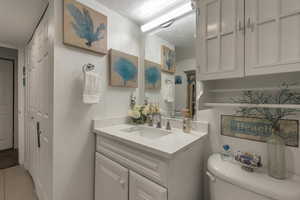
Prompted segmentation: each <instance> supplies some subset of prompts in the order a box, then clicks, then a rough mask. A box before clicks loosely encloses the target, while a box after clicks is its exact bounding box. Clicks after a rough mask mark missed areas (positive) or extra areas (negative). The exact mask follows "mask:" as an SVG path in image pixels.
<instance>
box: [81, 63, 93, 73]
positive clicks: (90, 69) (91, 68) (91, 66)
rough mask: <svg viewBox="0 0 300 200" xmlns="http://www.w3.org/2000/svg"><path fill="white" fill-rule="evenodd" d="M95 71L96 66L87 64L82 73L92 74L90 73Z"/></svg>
mask: <svg viewBox="0 0 300 200" xmlns="http://www.w3.org/2000/svg"><path fill="white" fill-rule="evenodd" d="M93 70H95V65H93V64H90V63H88V64H85V65H83V67H82V72H90V71H93Z"/></svg>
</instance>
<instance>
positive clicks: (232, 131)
mask: <svg viewBox="0 0 300 200" xmlns="http://www.w3.org/2000/svg"><path fill="white" fill-rule="evenodd" d="M279 124H280V136H282V137H283V138H284V140H285V144H286V145H287V146H291V147H299V121H298V120H290V119H284V120H280V121H279ZM221 135H224V136H229V137H235V138H240V139H246V140H253V141H257V142H266V141H267V139H268V138H269V137H270V136H271V135H272V125H271V123H270V122H269V121H268V120H266V119H262V118H255V117H243V116H234V115H221Z"/></svg>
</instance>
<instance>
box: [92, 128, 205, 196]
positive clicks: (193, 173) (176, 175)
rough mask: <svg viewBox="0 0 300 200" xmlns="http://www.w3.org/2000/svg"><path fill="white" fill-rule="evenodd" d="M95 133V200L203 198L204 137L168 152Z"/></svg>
mask: <svg viewBox="0 0 300 200" xmlns="http://www.w3.org/2000/svg"><path fill="white" fill-rule="evenodd" d="M104 135H105V134H104ZM96 137H97V145H96V156H95V157H96V164H95V165H96V167H95V200H199V199H202V191H201V183H202V177H201V176H202V163H203V162H202V152H203V150H202V148H203V143H202V142H203V141H204V140H202V139H199V140H197V141H195V142H194V143H193V144H191V145H189V146H188V147H187V148H183V149H181V150H180V151H179V152H176V153H175V154H174V155H173V154H172V155H170V156H166V155H163V154H161V152H159V151H156V150H154V149H150V150H149V149H148V148H146V147H144V146H139V145H136V144H135V145H132V144H131V143H127V142H124V141H120V140H118V139H115V138H111V137H106V136H103V135H101V134H100V135H99V134H97V136H96ZM174 145H175V144H174Z"/></svg>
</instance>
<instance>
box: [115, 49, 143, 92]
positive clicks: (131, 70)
mask: <svg viewBox="0 0 300 200" xmlns="http://www.w3.org/2000/svg"><path fill="white" fill-rule="evenodd" d="M138 61H139V59H138V57H136V56H133V55H129V54H126V53H123V52H120V51H117V50H114V49H111V50H110V51H109V85H110V86H115V87H127V88H137V87H138Z"/></svg>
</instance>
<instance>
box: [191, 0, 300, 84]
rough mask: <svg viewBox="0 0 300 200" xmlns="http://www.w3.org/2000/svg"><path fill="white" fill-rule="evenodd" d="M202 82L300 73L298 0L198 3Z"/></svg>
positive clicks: (299, 8) (199, 54) (199, 58)
mask: <svg viewBox="0 0 300 200" xmlns="http://www.w3.org/2000/svg"><path fill="white" fill-rule="evenodd" d="M198 6H199V9H200V16H198V17H199V26H198V29H199V30H198V33H199V34H198V35H199V38H198V44H199V46H198V48H199V49H198V55H197V60H198V64H199V68H200V79H201V80H215V79H226V78H238V77H243V76H251V75H263V74H272V73H284V72H294V71H300V26H299V24H300V1H299V0H275V1H274V0H199V4H198Z"/></svg>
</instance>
